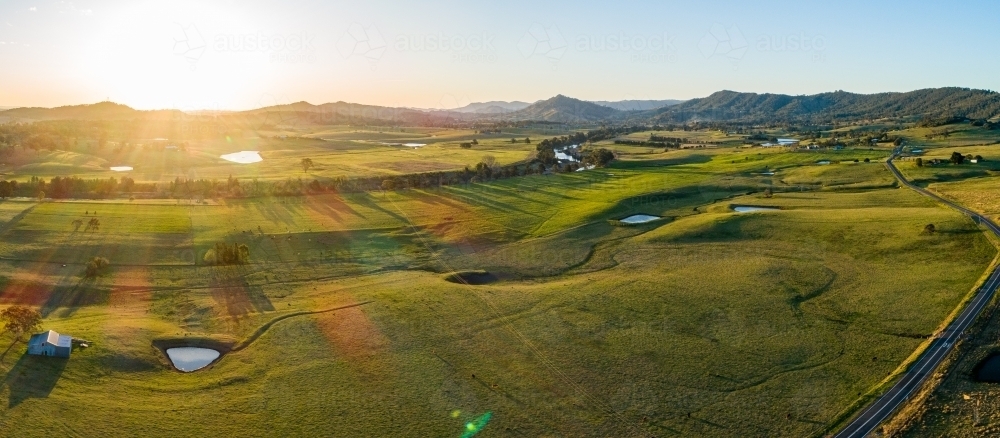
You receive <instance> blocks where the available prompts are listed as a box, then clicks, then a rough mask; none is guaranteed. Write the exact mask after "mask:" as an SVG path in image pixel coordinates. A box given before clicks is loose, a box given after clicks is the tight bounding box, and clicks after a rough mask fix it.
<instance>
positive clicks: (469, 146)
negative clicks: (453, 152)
mask: <svg viewBox="0 0 1000 438" xmlns="http://www.w3.org/2000/svg"><path fill="white" fill-rule="evenodd" d="M458 146H459V147H461V148H462V149H472V143H462V144H460V145H458Z"/></svg>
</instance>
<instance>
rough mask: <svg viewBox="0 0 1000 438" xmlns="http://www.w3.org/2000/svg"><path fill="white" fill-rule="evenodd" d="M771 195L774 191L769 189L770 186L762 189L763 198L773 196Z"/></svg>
mask: <svg viewBox="0 0 1000 438" xmlns="http://www.w3.org/2000/svg"><path fill="white" fill-rule="evenodd" d="M773 196H774V192H773V191H771V188H770V187H768V188H766V189H764V197H765V198H770V197H773Z"/></svg>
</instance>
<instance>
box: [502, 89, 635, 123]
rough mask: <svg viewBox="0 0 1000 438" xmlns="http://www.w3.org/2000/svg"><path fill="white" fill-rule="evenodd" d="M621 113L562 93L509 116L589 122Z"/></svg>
mask: <svg viewBox="0 0 1000 438" xmlns="http://www.w3.org/2000/svg"><path fill="white" fill-rule="evenodd" d="M621 115H622V112H621V111H619V110H616V109H614V108H609V107H606V106H602V105H598V104H596V103H593V102H587V101H583V100H579V99H573V98H572V97H566V96H563V95H561V94H560V95H557V96H556V97H553V98H550V99H547V100H543V101H539V102H535V103H533V104H531V105H530V106H528V107H527V108H524V109H522V110H519V111H515V112H513V113H511V114H510V115H509V118H510V119H513V120H538V121H545V122H560V123H588V122H601V121H608V120H614V119H617V118H620V117H621Z"/></svg>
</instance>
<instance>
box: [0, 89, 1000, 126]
mask: <svg viewBox="0 0 1000 438" xmlns="http://www.w3.org/2000/svg"><path fill="white" fill-rule="evenodd" d="M185 116H186V117H209V116H211V117H218V118H223V119H227V118H228V119H231V120H243V121H247V120H249V121H251V122H253V123H254V124H257V125H260V124H269V125H281V124H319V125H322V124H345V123H350V124H357V123H375V124H387V123H388V124H396V125H408V124H410V125H417V126H451V125H454V124H457V123H465V122H487V123H488V122H500V121H539V122H550V123H567V124H594V123H615V122H629V123H661V124H679V123H689V122H713V121H714V122H735V123H743V124H759V123H774V122H806V123H829V122H832V121H854V120H873V119H880V118H889V117H892V118H898V117H908V118H914V117H917V118H954V117H959V118H969V119H996V118H998V117H1000V94H998V93H996V92H993V91H988V90H974V89H968V88H931V89H924V90H916V91H911V92H906V93H878V94H856V93H848V92H845V91H836V92H831V93H821V94H815V95H809V96H790V95H784V94H757V93H740V92H736V91H719V92H716V93H713V94H712V95H710V96H708V97H704V98H699V99H691V100H688V101H677V100H626V101H616V102H608V101H599V102H588V101H584V100H579V99H574V98H571V97H567V96H563V95H557V96H555V97H553V98H550V99H546V100H540V101H538V102H534V103H531V104H528V103H526V102H518V101H514V102H505V101H491V102H477V103H473V104H469V105H466V106H463V107H461V108H456V109H451V110H421V109H412V108H392V107H383V106H375V105H363V104H357V103H347V102H335V103H325V104H321V105H313V104H311V103H308V102H296V103H291V104H287V105H275V106H269V107H264V108H257V109H253V110H248V111H236V112H226V111H215V112H212V111H192V112H189V113H183V112H181V111H178V110H155V111H139V110H135V109H132V108H130V107H128V106H125V105H121V104H116V103H113V102H101V103H96V104H92V105H74V106H63V107H58V108H14V109H8V110H4V111H0V122H3V121H9V120H24V121H31V120H58V119H83V120H131V119H137V118H143V119H159V120H171V119H176V118H180V117H185Z"/></svg>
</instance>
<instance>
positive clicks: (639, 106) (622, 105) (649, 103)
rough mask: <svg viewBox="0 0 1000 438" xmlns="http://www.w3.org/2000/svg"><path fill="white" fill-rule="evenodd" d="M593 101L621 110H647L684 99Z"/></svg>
mask: <svg viewBox="0 0 1000 438" xmlns="http://www.w3.org/2000/svg"><path fill="white" fill-rule="evenodd" d="M592 102H593V103H596V104H598V105H601V106H606V107H609V108H614V109H616V110H619V111H646V110H654V109H658V108H664V107H668V106H674V105H677V104H680V103H683V102H684V101H683V100H677V99H666V100H616V101H608V100H594V101H592Z"/></svg>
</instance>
